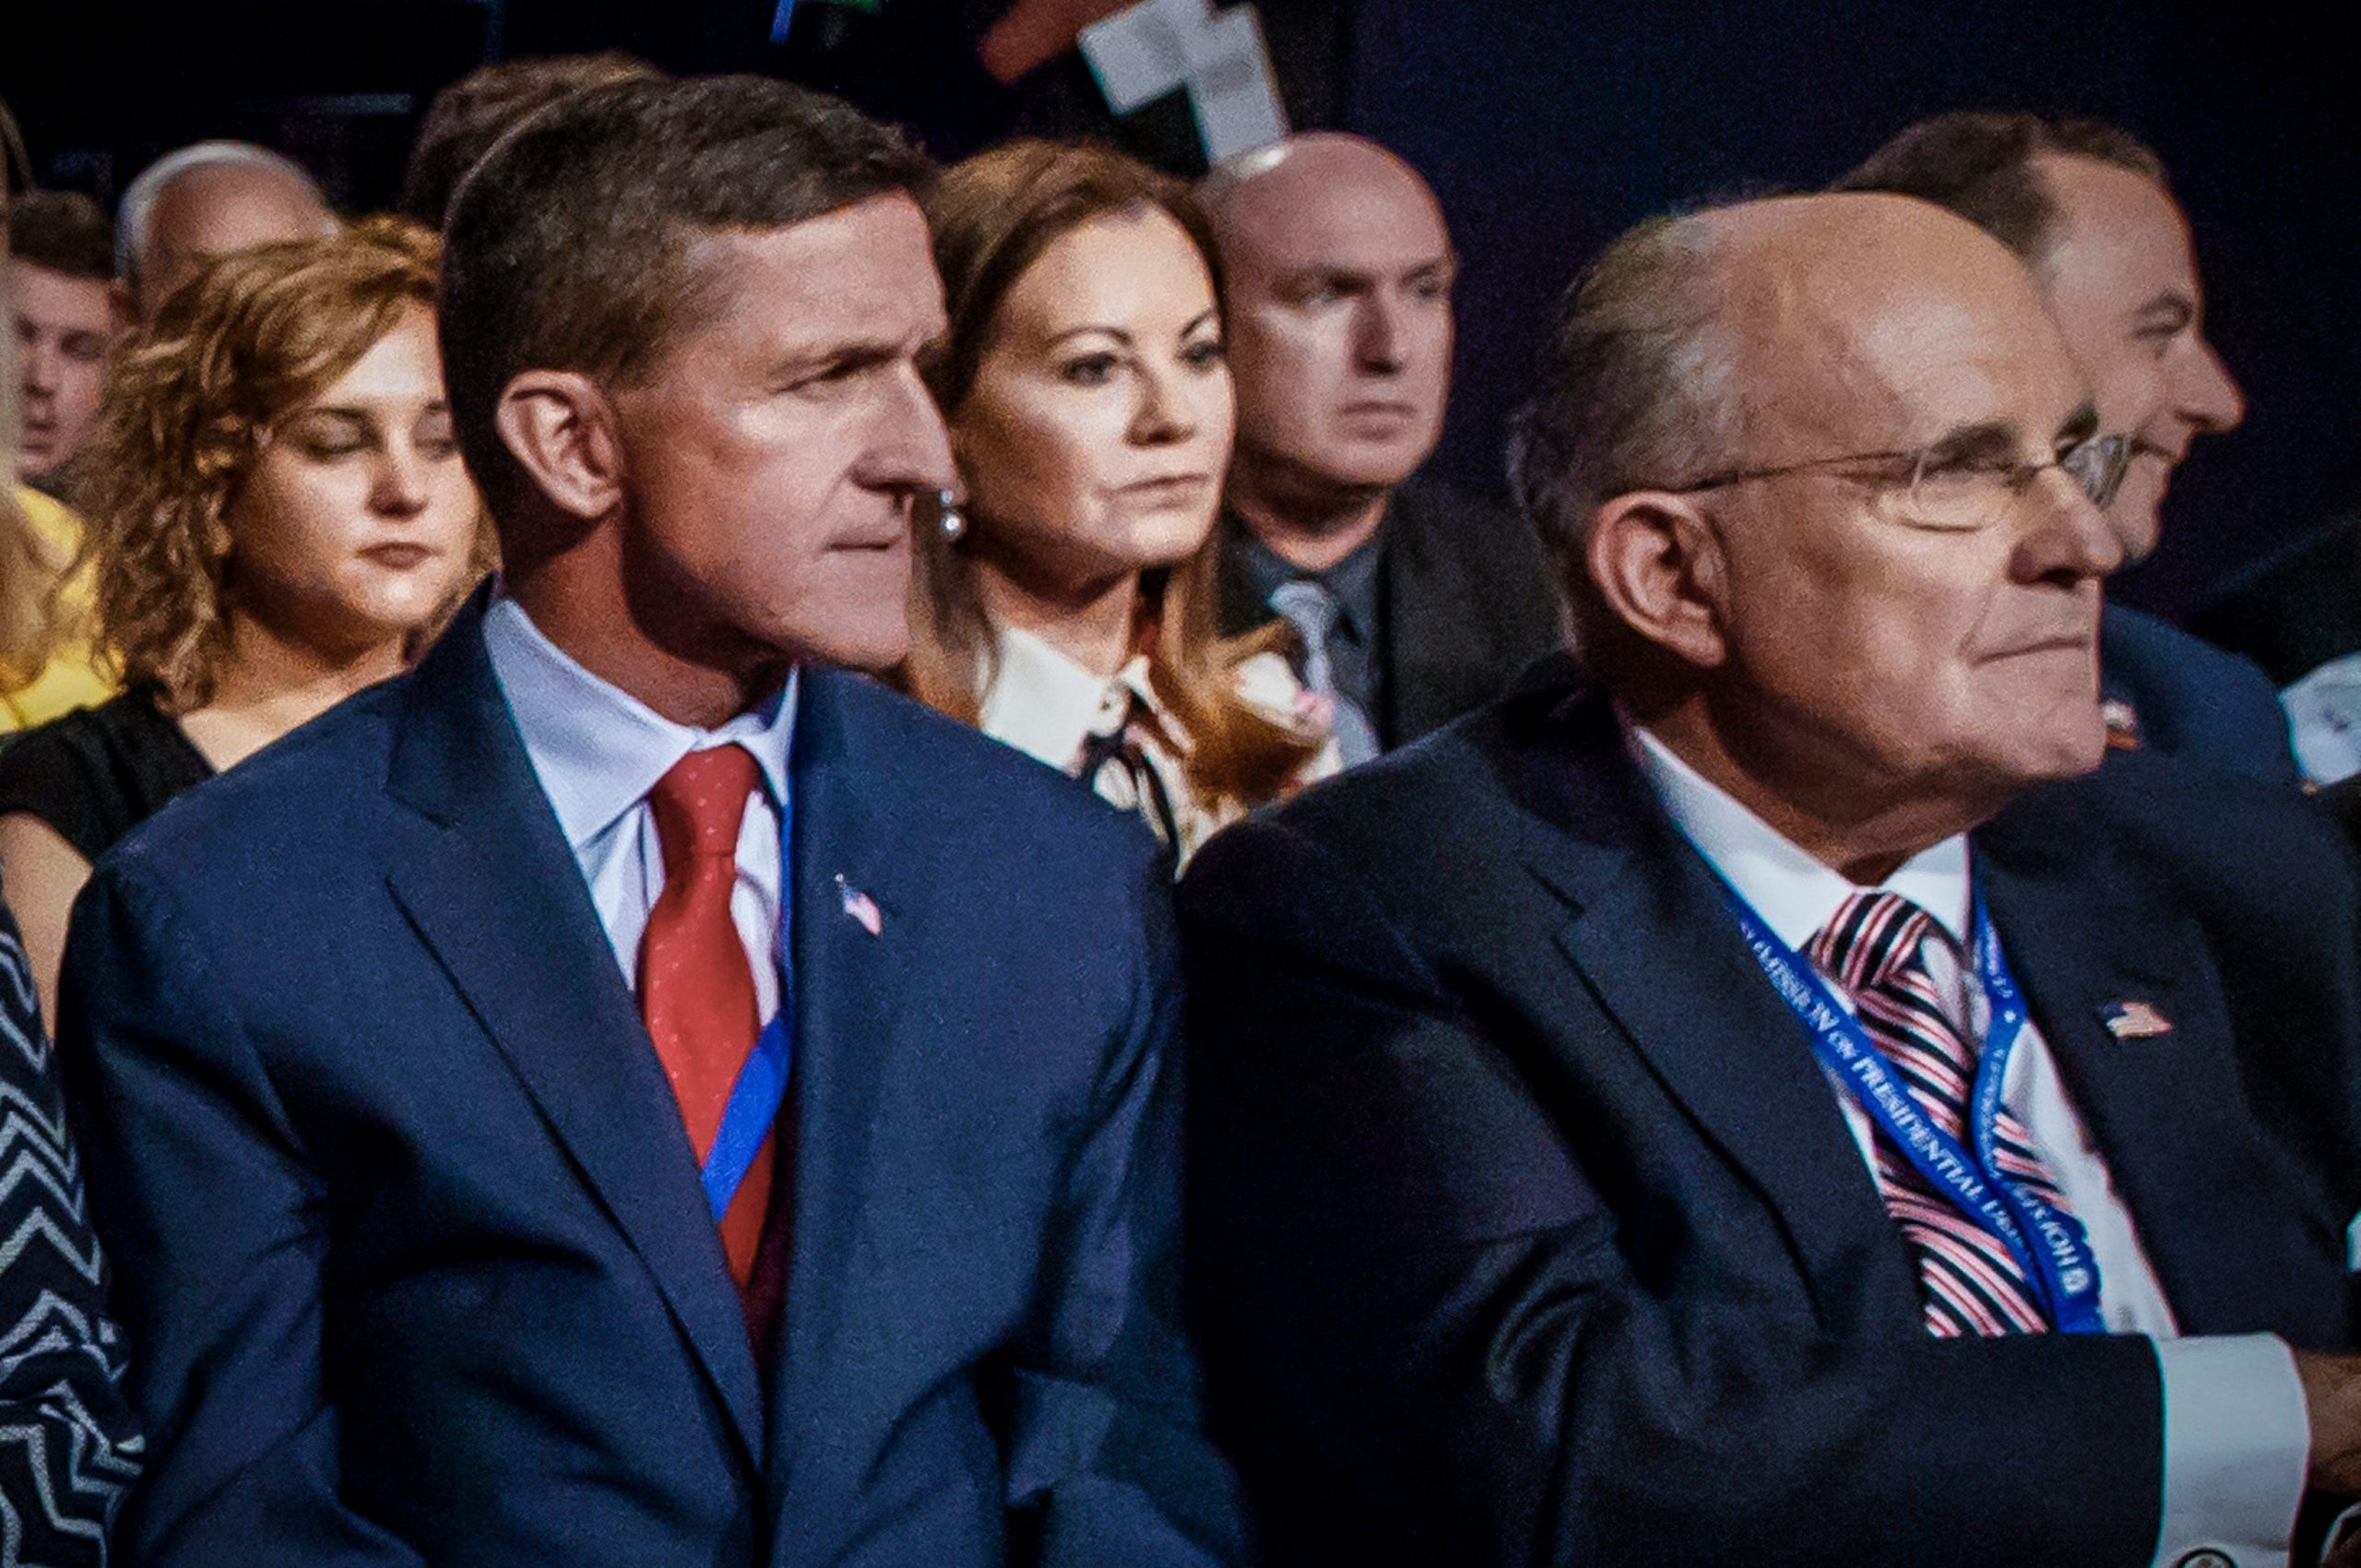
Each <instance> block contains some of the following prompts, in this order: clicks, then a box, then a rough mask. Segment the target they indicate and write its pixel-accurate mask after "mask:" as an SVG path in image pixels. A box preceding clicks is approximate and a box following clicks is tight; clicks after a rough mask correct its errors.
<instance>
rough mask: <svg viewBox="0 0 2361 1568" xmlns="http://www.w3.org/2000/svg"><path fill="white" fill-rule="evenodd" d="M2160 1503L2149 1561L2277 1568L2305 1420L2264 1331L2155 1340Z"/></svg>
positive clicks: (2288, 1368) (2298, 1482)
mask: <svg viewBox="0 0 2361 1568" xmlns="http://www.w3.org/2000/svg"><path fill="white" fill-rule="evenodd" d="M2153 1343H2154V1345H2155V1348H2156V1370H2157V1372H2158V1373H2159V1375H2160V1376H2161V1378H2162V1380H2163V1383H2164V1392H2165V1507H2164V1523H2163V1526H2161V1528H2160V1529H2159V1530H2158V1532H2157V1538H2156V1557H2155V1568H2286V1562H2287V1543H2288V1538H2289V1537H2291V1536H2292V1535H2293V1534H2294V1533H2295V1529H2296V1509H2297V1507H2298V1506H2300V1505H2301V1504H2302V1503H2303V1501H2304V1478H2305V1473H2306V1471H2307V1469H2308V1467H2309V1466H2310V1463H2311V1420H2310V1417H2309V1415H2308V1412H2307V1410H2306V1409H2305V1406H2304V1385H2303V1384H2302V1383H2301V1382H2299V1381H2298V1380H2297V1378H2296V1358H2295V1355H2294V1353H2293V1352H2292V1351H2290V1350H2289V1349H2288V1348H2287V1346H2286V1344H2285V1343H2284V1341H2282V1340H2281V1339H2280V1338H2279V1337H2278V1336H2275V1335H2270V1334H2239V1335H2224V1336H2200V1337H2196V1338H2189V1339H2159V1340H2155V1341H2153Z"/></svg>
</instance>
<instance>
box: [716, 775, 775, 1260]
mask: <svg viewBox="0 0 2361 1568" xmlns="http://www.w3.org/2000/svg"><path fill="white" fill-rule="evenodd" d="M794 842H795V792H794V790H792V789H790V790H789V791H788V798H787V799H786V800H785V801H783V802H780V803H779V808H778V955H777V957H778V1011H777V1013H776V1014H774V1015H772V1016H771V1021H770V1022H769V1023H767V1024H765V1025H764V1026H763V1032H762V1033H761V1034H760V1035H758V1036H756V1037H755V1039H754V1049H753V1051H751V1052H750V1053H748V1055H747V1057H746V1064H745V1065H744V1066H743V1067H741V1068H740V1069H738V1081H737V1082H736V1083H734V1084H732V1085H731V1086H730V1103H729V1104H728V1105H727V1106H726V1107H724V1108H723V1110H722V1112H721V1127H720V1129H719V1131H718V1132H716V1133H715V1134H714V1135H713V1147H712V1148H710V1149H708V1150H707V1151H706V1157H705V1168H704V1170H702V1171H701V1172H700V1175H701V1176H702V1178H703V1180H704V1182H705V1201H706V1206H708V1207H710V1208H711V1209H712V1210H713V1220H714V1223H715V1224H717V1225H718V1224H720V1223H721V1217H722V1216H723V1215H724V1214H726V1213H728V1212H729V1210H730V1199H732V1198H734V1197H736V1196H737V1195H738V1187H739V1184H740V1183H741V1182H744V1181H745V1179H746V1172H747V1170H749V1169H750V1168H751V1167H752V1166H753V1163H754V1156H755V1155H756V1154H758V1153H760V1152H761V1150H762V1146H763V1140H764V1139H765V1138H766V1137H768V1136H769V1135H770V1131H771V1124H772V1123H775V1122H777V1120H778V1108H779V1106H780V1105H781V1103H783V1102H784V1101H785V1100H786V1099H787V1075H788V1069H789V1067H790V1066H792V1065H793V1064H794V1061H795V988H794V978H795V966H794V964H793V963H792V962H791V961H790V959H789V954H790V953H791V952H792V951H793V949H792V946H791V944H789V933H790V932H792V930H793V929H794V915H795V883H794V880H793V876H792V873H793V871H794V864H793V862H792V861H790V860H789V851H790V848H791V846H792V845H793V844H794Z"/></svg>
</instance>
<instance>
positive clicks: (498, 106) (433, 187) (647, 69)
mask: <svg viewBox="0 0 2361 1568" xmlns="http://www.w3.org/2000/svg"><path fill="white" fill-rule="evenodd" d="M663 75H664V73H663V72H661V71H659V70H658V69H657V68H656V67H655V66H653V65H649V64H648V63H647V61H645V60H642V59H639V58H637V57H636V56H634V55H630V54H625V53H622V52H621V51H619V50H612V49H610V50H606V51H604V52H602V53H597V54H557V55H552V56H549V57H547V58H542V59H531V60H500V61H495V62H493V63H492V64H491V65H479V66H477V67H476V68H475V69H474V70H472V71H469V73H468V74H467V75H466V76H464V77H460V78H459V79H458V80H457V81H455V82H453V83H452V84H451V85H450V86H449V87H446V88H445V89H443V90H442V91H441V92H438V93H436V94H435V95H434V101H433V103H431V104H429V105H427V109H426V118H425V119H424V120H422V121H421V122H420V124H419V127H418V140H417V141H416V142H414V143H412V144H411V147H410V150H409V168H408V169H407V170H406V171H405V172H404V173H403V177H402V199H401V204H400V210H401V211H402V212H403V213H404V214H405V215H406V216H408V217H410V218H413V219H416V220H418V221H419V222H421V223H424V224H426V225H427V226H429V227H430V228H436V229H439V228H441V227H442V226H443V219H444V217H445V214H446V213H448V212H449V211H450V209H451V196H452V193H453V192H455V191H457V189H458V188H459V181H460V180H461V179H462V178H464V177H465V176H466V174H467V172H468V171H469V170H470V169H472V168H474V167H475V166H476V164H477V163H479V162H481V160H482V159H483V155H484V154H485V153H487V152H490V151H491V150H492V143H494V142H496V141H498V140H499V139H500V138H501V137H503V136H504V135H506V134H507V132H508V131H509V130H510V129H511V128H512V127H513V126H516V125H519V124H521V123H522V122H523V121H524V120H525V118H526V116H528V115H529V114H531V113H534V112H535V111H536V110H539V109H544V108H546V107H548V106H549V105H550V104H552V103H555V102H556V101H558V100H559V99H561V98H564V97H565V96H566V95H567V94H569V93H575V92H581V91H583V90H585V89H589V88H594V87H604V86H606V85H607V84H608V83H609V82H627V81H634V80H637V79H639V78H642V77H646V78H647V79H650V80H660V79H661V78H662V77H663Z"/></svg>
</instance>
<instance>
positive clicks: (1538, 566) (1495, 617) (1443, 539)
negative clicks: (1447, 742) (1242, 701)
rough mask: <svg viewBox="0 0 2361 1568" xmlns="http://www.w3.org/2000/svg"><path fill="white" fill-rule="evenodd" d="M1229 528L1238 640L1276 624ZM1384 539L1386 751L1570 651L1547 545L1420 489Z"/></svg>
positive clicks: (1449, 493)
mask: <svg viewBox="0 0 2361 1568" xmlns="http://www.w3.org/2000/svg"><path fill="white" fill-rule="evenodd" d="M1222 527H1223V529H1224V530H1225V531H1224V536H1223V538H1224V549H1223V552H1222V561H1221V627H1222V631H1223V633H1224V635H1226V636H1236V635H1238V634H1239V633H1240V632H1248V631H1252V630H1253V629H1254V628H1255V627H1257V626H1262V625H1266V624H1269V623H1270V621H1271V619H1272V614H1271V607H1270V606H1269V605H1268V604H1266V603H1264V601H1263V600H1261V599H1260V598H1258V597H1257V596H1256V594H1255V592H1254V588H1253V585H1252V582H1251V581H1250V580H1249V579H1248V576H1247V574H1246V572H1245V570H1244V569H1243V566H1242V564H1241V562H1240V548H1241V539H1240V524H1239V523H1238V521H1237V520H1236V519H1235V518H1234V517H1232V518H1225V519H1224V520H1223V523H1222ZM1378 539H1379V541H1380V542H1379V546H1378V548H1379V550H1380V551H1381V552H1382V553H1381V555H1380V557H1379V564H1378V613H1379V617H1380V619H1381V621H1382V632H1381V634H1380V651H1381V657H1382V665H1381V667H1380V670H1379V676H1378V688H1379V693H1380V699H1379V701H1378V704H1377V711H1376V712H1374V713H1372V714H1370V720H1371V721H1372V722H1373V723H1375V724H1376V726H1377V733H1378V739H1379V740H1380V741H1382V742H1383V743H1384V744H1385V745H1386V746H1388V747H1389V748H1390V747H1394V746H1399V745H1406V744H1407V743H1408V742H1412V741H1415V740H1417V739H1418V737H1419V736H1421V735H1424V734H1426V733H1427V732H1428V731H1431V730H1435V729H1438V728H1440V727H1442V725H1445V724H1448V723H1450V722H1451V721H1452V720H1453V719H1456V718H1458V717H1459V716H1460V715H1461V714H1463V713H1465V712H1467V711H1468V710H1469V709H1471V708H1477V707H1482V706H1483V705H1484V704H1486V703H1488V702H1489V701H1491V700H1492V699H1493V698H1494V697H1496V696H1498V695H1501V692H1503V691H1505V690H1507V689H1508V685H1509V683H1510V682H1511V681H1512V680H1513V679H1514V678H1515V676H1516V674H1517V672H1518V671H1521V670H1523V669H1524V668H1525V666H1526V665H1527V664H1529V663H1531V662H1532V661H1533V660H1534V659H1537V658H1539V657H1540V656H1541V655H1543V654H1545V653H1547V652H1548V651H1549V650H1550V649H1551V648H1554V647H1558V646H1559V645H1560V643H1562V642H1563V641H1564V638H1563V636H1561V634H1560V630H1559V619H1558V604H1557V600H1556V597H1555V596H1554V595H1553V594H1552V592H1551V591H1550V588H1549V574H1548V568H1547V567H1546V566H1545V565H1544V564H1542V559H1541V547H1540V544H1539V542H1538V541H1537V540H1536V539H1535V537H1534V533H1533V530H1532V529H1530V528H1528V527H1527V526H1526V525H1525V523H1524V522H1523V521H1521V520H1520V519H1518V518H1517V517H1514V516H1513V515H1512V514H1510V513H1507V512H1504V511H1501V509H1500V508H1499V507H1496V506H1491V505H1486V504H1484V503H1482V502H1480V501H1477V500H1475V499H1473V498H1471V497H1469V496H1466V495H1463V494H1461V493H1458V492H1456V491H1453V490H1450V489H1447V488H1445V487H1444V486H1442V485H1440V484H1436V483H1433V482H1431V481H1424V480H1418V479H1413V480H1411V481H1409V482H1408V483H1406V484H1405V485H1403V486H1402V487H1401V488H1400V489H1398V490H1396V491H1395V492H1394V498H1393V500H1392V502H1391V503H1389V504H1388V505H1387V507H1386V512H1385V520H1384V521H1383V522H1382V523H1381V524H1380V525H1379V533H1378Z"/></svg>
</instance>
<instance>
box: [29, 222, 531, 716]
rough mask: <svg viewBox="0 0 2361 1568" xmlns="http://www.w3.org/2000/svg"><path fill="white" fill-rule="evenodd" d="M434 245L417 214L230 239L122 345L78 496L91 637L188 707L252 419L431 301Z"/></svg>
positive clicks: (287, 401)
mask: <svg viewBox="0 0 2361 1568" xmlns="http://www.w3.org/2000/svg"><path fill="white" fill-rule="evenodd" d="M436 250H437V244H436V241H435V238H434V235H433V233H431V232H428V231H427V230H425V229H422V228H421V227H419V226H418V225H417V224H415V223H411V222H409V221H408V220H404V219H399V218H372V219H368V220H364V221H362V222H361V223H358V224H355V225H353V226H352V227H351V228H350V229H348V230H345V231H344V232H340V233H337V234H334V235H330V236H328V237H326V238H323V239H317V240H296V241H291V242H288V243H284V244H270V245H261V246H257V247H255V248H254V249H252V250H244V251H237V252H233V253H231V254H230V255H224V256H220V257H219V258H217V259H215V260H214V261H212V262H210V263H208V265H207V266H206V267H205V270H204V271H203V272H201V273H199V274H198V275H197V276H196V278H195V279H191V280H190V282H189V284H188V285H187V286H186V287H184V288H182V289H180V290H177V291H174V293H173V294H172V298H171V299H170V300H168V301H167V302H165V304H164V307H163V309H162V311H161V312H160V314H159V315H158V316H157V318H156V320H155V321H154V322H152V323H150V324H149V325H148V327H147V328H146V329H145V330H144V331H143V332H142V333H141V334H140V336H139V338H138V339H137V340H136V341H135V342H134V343H133V344H132V346H131V348H130V349H129V350H128V351H127V352H126V353H125V355H124V357H123V359H122V360H121V362H119V364H118V366H117V368H116V370H115V373H114V375H113V379H112V380H111V382H110V383H109V385H108V386H107V394H106V400H105V402H104V404H103V405H102V406H101V409H100V411H99V418H98V422H97V424H96V426H95V428H94V430H93V433H92V437H91V447H90V457H89V462H88V464H87V466H86V468H85V469H84V472H85V473H86V474H87V475H88V476H89V477H88V479H87V481H86V482H85V485H84V487H83V489H82V491H81V492H80V493H79V494H77V497H76V499H77V501H78V502H79V503H80V504H81V506H82V509H83V512H84V515H85V517H86V518H87V520H88V522H89V537H88V540H87V542H86V543H85V545H84V553H85V555H86V556H88V557H89V558H90V561H91V564H92V565H93V568H94V571H93V579H94V581H93V587H94V589H95V597H96V602H95V606H94V608H95V611H96V614H97V635H96V637H95V639H94V641H95V642H96V644H97V647H98V648H99V651H100V652H101V654H102V655H104V656H105V657H106V658H108V659H110V660H112V661H113V663H114V664H115V665H116V666H117V667H118V668H119V670H120V671H121V673H122V675H123V677H124V679H125V682H126V683H131V684H145V685H151V686H154V687H156V688H158V689H160V691H161V693H162V694H163V697H164V700H165V703H166V705H167V706H168V707H172V708H173V709H176V710H179V711H186V710H188V709H190V708H193V707H203V706H204V705H205V704H206V703H207V702H208V701H209V700H210V699H211V696H212V690H213V677H214V673H215V671H216V670H217V668H218V667H219V660H220V659H221V656H222V654H223V652H224V651H225V649H226V648H227V647H228V639H229V617H230V612H231V609H232V607H233V606H234V604H235V602H236V594H237V585H236V581H235V577H234V575H233V574H232V572H231V556H232V554H233V552H234V550H235V545H236V541H235V540H233V539H232V538H231V532H230V528H229V524H228V523H227V521H226V520H225V514H226V513H227V511H228V508H229V506H230V504H231V501H232V500H233V499H234V498H235V496H236V494H237V493H238V487H239V486H240V484H241V483H243V481H244V480H245V477H246V475H247V474H248V473H249V472H251V471H252V469H253V467H254V463H255V455H256V453H257V452H258V451H259V449H260V441H261V438H262V435H263V434H264V433H265V432H266V431H267V430H268V429H269V427H270V426H271V424H272V423H273V422H276V421H278V420H279V419H280V418H282V417H284V416H285V415H286V414H287V413H289V412H290V411H291V410H294V409H296V408H299V407H301V406H302V405H303V403H304V402H305V401H307V400H308V399H310V398H314V397H316V396H317V395H318V394H319V393H320V392H321V391H322V390H323V389H325V388H326V387H327V386H329V385H330V384H332V383H333V382H334V381H335V380H336V379H337V377H338V376H340V375H342V374H344V373H345V372H346V371H348V370H350V369H351V368H352V366H353V365H354V364H355V363H356V362H359V361H360V359H361V357H362V355H363V354H365V353H367V352H368V351H369V350H370V349H371V348H372V347H374V345H375V344H376V343H377V341H378V340H379V339H382V338H384V337H385V336H386V333H388V332H390V331H392V330H393V329H394V327H396V326H397V324H398V323H399V322H400V320H401V318H402V317H403V316H404V315H407V314H408V313H409V312H410V311H414V310H421V309H425V310H432V309H433V304H434V265H435V254H436ZM485 545H486V540H485V537H484V536H482V535H481V534H480V536H479V549H480V554H481V551H482V550H483V548H484V547H485ZM487 564H488V563H487Z"/></svg>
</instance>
